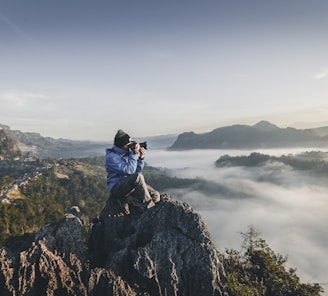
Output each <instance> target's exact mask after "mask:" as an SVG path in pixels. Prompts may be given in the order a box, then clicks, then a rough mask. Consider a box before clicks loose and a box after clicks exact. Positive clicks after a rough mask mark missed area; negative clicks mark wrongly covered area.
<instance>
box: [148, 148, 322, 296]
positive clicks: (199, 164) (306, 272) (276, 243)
mask: <svg viewBox="0 0 328 296" xmlns="http://www.w3.org/2000/svg"><path fill="white" fill-rule="evenodd" d="M313 150H318V149H313ZM320 150H321V151H325V150H323V149H320ZM304 151H311V149H306V150H305V149H275V150H257V151H256V152H260V153H263V154H268V155H272V156H281V155H288V154H299V153H301V152H304ZM327 151H328V149H327V150H326V151H325V152H327ZM252 152H255V150H252V151H247V150H242V151H241V150H190V151H165V150H150V151H148V154H147V163H148V164H149V165H151V166H155V167H160V168H167V169H169V173H170V174H171V175H172V176H177V177H182V178H201V179H205V180H207V183H206V186H202V187H201V188H197V186H194V187H192V188H188V189H183V190H182V189H179V190H177V189H172V190H170V192H167V193H170V194H171V195H172V196H173V197H174V198H175V199H177V200H181V201H186V202H188V203H189V204H190V205H191V206H192V207H193V208H194V210H195V211H196V212H197V213H199V214H200V215H201V217H202V218H203V220H204V221H205V223H206V224H207V226H208V229H209V231H210V233H211V236H212V240H213V242H214V243H215V246H216V248H217V249H218V250H219V251H221V252H224V250H225V249H231V248H233V249H235V250H241V244H242V240H243V239H242V237H241V232H244V233H245V232H246V231H247V230H248V227H249V226H250V225H253V226H254V227H255V229H256V230H258V231H259V232H260V237H261V238H263V239H264V240H265V241H266V242H267V243H268V245H269V246H270V247H271V249H273V251H274V252H275V253H279V254H281V255H283V256H288V261H287V267H290V268H296V269H297V271H296V273H297V275H299V276H300V278H301V281H302V282H306V283H320V284H322V286H323V288H324V289H325V290H328V285H327V284H326V283H328V265H327V262H328V252H327V247H328V227H327V225H328V215H327V210H328V182H327V176H316V175H314V174H311V172H309V171H305V172H304V171H303V172H301V171H295V170H293V169H292V168H291V167H288V166H286V165H283V164H279V163H271V164H268V165H266V166H262V167H253V168H247V167H224V168H216V167H215V161H216V160H217V159H219V158H220V156H222V155H230V156H239V155H249V154H250V153H252ZM325 295H328V294H325Z"/></svg>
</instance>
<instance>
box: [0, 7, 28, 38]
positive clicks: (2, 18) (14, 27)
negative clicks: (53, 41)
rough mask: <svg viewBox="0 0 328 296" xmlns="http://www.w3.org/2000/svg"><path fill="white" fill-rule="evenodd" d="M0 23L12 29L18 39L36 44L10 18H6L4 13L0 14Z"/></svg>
mask: <svg viewBox="0 0 328 296" xmlns="http://www.w3.org/2000/svg"><path fill="white" fill-rule="evenodd" d="M0 21H1V22H3V23H4V24H5V25H6V26H7V27H9V28H10V29H11V31H12V32H14V33H15V34H16V35H17V36H18V37H20V38H22V39H24V40H26V41H28V42H34V40H33V38H31V37H30V36H29V35H28V34H27V33H26V32H25V31H23V30H22V29H21V28H20V27H18V26H17V25H16V24H15V23H14V22H12V21H11V20H10V19H9V18H8V17H6V16H5V15H4V14H3V13H1V12H0Z"/></svg>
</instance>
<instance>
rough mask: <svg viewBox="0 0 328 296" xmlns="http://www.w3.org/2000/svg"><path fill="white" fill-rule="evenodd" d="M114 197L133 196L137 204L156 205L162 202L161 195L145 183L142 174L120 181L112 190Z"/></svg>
mask: <svg viewBox="0 0 328 296" xmlns="http://www.w3.org/2000/svg"><path fill="white" fill-rule="evenodd" d="M111 194H112V196H113V197H116V198H120V197H126V196H128V195H129V196H131V197H132V198H133V200H134V201H135V202H137V203H150V202H151V201H153V202H154V203H156V202H158V201H159V200H160V194H159V192H158V191H156V190H155V189H154V188H152V187H151V186H150V185H148V184H147V183H146V182H145V178H144V176H143V174H141V173H135V174H133V175H130V176H127V177H125V178H123V179H122V180H121V181H119V182H118V183H117V184H116V185H115V186H114V187H113V188H112V190H111Z"/></svg>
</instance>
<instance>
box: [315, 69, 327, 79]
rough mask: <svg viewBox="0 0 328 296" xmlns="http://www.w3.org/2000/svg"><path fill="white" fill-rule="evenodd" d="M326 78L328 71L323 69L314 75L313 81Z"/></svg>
mask: <svg viewBox="0 0 328 296" xmlns="http://www.w3.org/2000/svg"><path fill="white" fill-rule="evenodd" d="M327 77H328V69H323V70H321V71H320V72H318V73H317V74H315V75H314V79H316V80H320V79H325V78H327Z"/></svg>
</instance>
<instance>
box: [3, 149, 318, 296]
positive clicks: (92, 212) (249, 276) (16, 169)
mask: <svg viewBox="0 0 328 296" xmlns="http://www.w3.org/2000/svg"><path fill="white" fill-rule="evenodd" d="M254 156H255V158H256V159H262V160H263V156H260V155H253V156H252V158H254ZM246 159H247V158H246ZM226 160H227V157H226V158H225V161H226ZM238 160H240V159H238ZM264 160H265V161H268V159H267V158H266V157H264ZM103 161H104V159H103V157H92V158H84V159H57V160H54V159H52V160H49V159H48V160H33V161H0V196H1V200H0V201H1V202H0V247H2V246H10V247H17V246H22V243H23V242H24V240H28V237H29V236H30V235H31V234H32V233H33V232H35V231H36V230H37V229H40V228H41V227H43V226H44V225H46V224H47V223H51V222H54V221H58V220H59V219H61V218H62V217H63V216H64V214H65V213H66V211H67V210H68V209H69V208H71V207H72V206H75V205H77V206H79V208H80V210H81V212H82V215H83V220H84V222H85V225H86V228H87V227H88V225H89V221H90V219H91V218H93V217H96V216H97V215H99V213H100V211H101V210H102V209H103V207H104V205H105V203H106V200H107V198H108V196H109V193H108V189H107V186H106V172H105V170H104V167H103ZM144 175H145V178H146V180H147V182H148V183H149V184H151V185H152V186H153V187H155V188H157V189H158V190H160V191H161V192H166V190H168V191H169V189H170V188H188V187H189V186H198V187H201V186H206V184H207V183H206V181H205V180H201V179H197V180H193V179H180V178H176V177H170V176H169V175H167V174H166V172H165V170H162V169H157V168H154V167H150V166H146V167H145V169H144ZM13 185H16V187H15V186H13ZM11 187H14V188H16V189H15V190H13V191H14V194H12V195H11V196H10V199H7V197H5V194H4V193H5V192H6V190H8V188H11ZM242 235H243V237H244V242H243V250H244V252H243V253H242V252H239V251H236V250H226V252H225V253H223V254H220V256H221V258H222V262H223V265H224V268H225V271H226V274H227V282H226V283H225V286H226V289H227V291H228V292H229V295H231V296H243V295H245V296H246V295H277V296H278V295H290V296H296V295H298V296H310V295H311V296H316V295H320V293H321V292H322V288H321V286H319V285H318V284H302V283H301V282H300V279H299V277H298V276H297V275H296V270H294V269H287V268H286V264H285V263H286V261H287V258H286V257H283V256H281V255H279V254H275V253H274V251H273V250H271V249H270V248H269V246H268V245H267V244H266V242H265V241H264V240H263V239H261V238H259V236H258V233H257V232H256V231H255V230H254V228H250V229H249V230H248V232H247V233H246V234H242Z"/></svg>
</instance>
